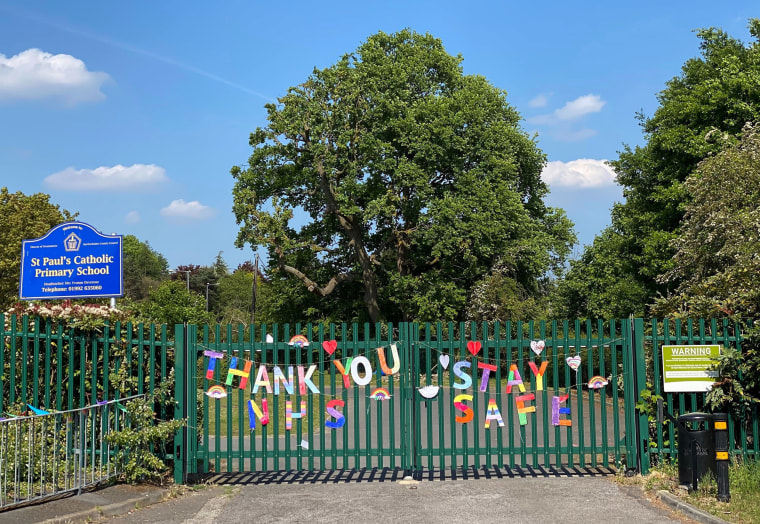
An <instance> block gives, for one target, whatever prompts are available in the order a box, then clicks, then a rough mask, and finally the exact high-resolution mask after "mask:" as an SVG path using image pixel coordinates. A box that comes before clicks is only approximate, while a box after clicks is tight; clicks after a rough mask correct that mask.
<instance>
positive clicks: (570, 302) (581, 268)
mask: <svg viewBox="0 0 760 524" xmlns="http://www.w3.org/2000/svg"><path fill="white" fill-rule="evenodd" d="M624 250H625V240H624V238H623V236H622V235H621V234H619V233H616V232H615V231H613V230H612V229H609V228H608V229H605V230H604V231H603V232H602V233H601V234H600V235H598V236H597V237H596V238H594V242H593V243H592V244H591V245H590V246H586V248H585V250H584V252H583V254H582V255H581V257H580V258H579V259H578V260H573V261H571V262H570V271H569V272H568V273H567V275H566V276H565V278H563V279H561V280H560V281H559V282H558V285H557V291H556V294H555V297H554V298H555V300H554V302H555V305H556V313H555V315H556V316H557V317H559V318H625V317H627V316H629V315H635V316H643V315H644V304H646V302H647V301H648V299H649V293H648V291H647V289H646V287H645V286H644V285H643V284H642V283H641V282H639V281H638V280H637V279H636V278H635V276H634V273H633V268H632V267H631V263H632V262H631V258H630V257H628V256H626V253H625V251H624Z"/></svg>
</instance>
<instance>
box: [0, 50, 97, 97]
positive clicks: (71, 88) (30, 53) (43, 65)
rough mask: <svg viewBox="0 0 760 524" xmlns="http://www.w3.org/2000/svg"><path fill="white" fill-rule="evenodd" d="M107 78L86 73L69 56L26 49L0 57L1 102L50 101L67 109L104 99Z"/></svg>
mask: <svg viewBox="0 0 760 524" xmlns="http://www.w3.org/2000/svg"><path fill="white" fill-rule="evenodd" d="M109 79H110V77H109V76H108V75H107V74H106V73H99V72H94V71H88V70H87V66H85V64H84V62H83V61H81V60H79V59H78V58H75V57H73V56H71V55H64V54H60V55H53V54H50V53H46V52H44V51H41V50H39V49H27V50H26V51H22V52H20V53H19V54H17V55H15V56H12V57H10V58H7V57H6V56H5V55H3V54H0V102H7V101H11V100H39V99H44V98H53V99H58V100H62V101H63V102H64V103H65V104H67V105H75V104H78V103H80V102H92V101H98V100H102V99H104V98H105V95H104V94H103V93H102V92H101V91H100V88H101V86H102V85H103V83H104V82H106V81H108V80H109Z"/></svg>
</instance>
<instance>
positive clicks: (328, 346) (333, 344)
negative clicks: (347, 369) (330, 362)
mask: <svg viewBox="0 0 760 524" xmlns="http://www.w3.org/2000/svg"><path fill="white" fill-rule="evenodd" d="M322 349H324V350H325V351H326V352H327V354H328V355H332V354H333V353H335V350H336V349H338V341H337V340H325V341H324V342H322Z"/></svg>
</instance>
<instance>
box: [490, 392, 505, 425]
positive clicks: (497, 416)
mask: <svg viewBox="0 0 760 524" xmlns="http://www.w3.org/2000/svg"><path fill="white" fill-rule="evenodd" d="M492 420H495V421H496V422H498V423H499V427H500V428H503V427H504V419H503V418H501V412H500V411H499V406H497V405H496V401H495V400H494V399H489V401H488V410H487V411H486V429H489V428H490V427H491V421H492Z"/></svg>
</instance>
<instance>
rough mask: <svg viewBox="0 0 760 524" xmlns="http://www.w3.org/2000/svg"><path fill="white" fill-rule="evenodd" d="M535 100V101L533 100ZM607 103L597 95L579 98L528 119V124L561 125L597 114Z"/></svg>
mask: <svg viewBox="0 0 760 524" xmlns="http://www.w3.org/2000/svg"><path fill="white" fill-rule="evenodd" d="M534 100H535V99H534ZM606 103H607V102H605V101H604V100H602V98H601V97H600V96H599V95H584V96H579V97H578V98H576V99H575V100H571V101H570V102H566V103H565V105H564V106H562V107H561V108H559V109H556V110H554V112H553V113H549V114H547V115H538V116H534V117H532V118H529V119H528V122H530V123H532V124H539V125H550V126H552V125H561V124H565V123H567V122H571V121H573V120H578V119H579V118H581V117H583V116H585V115H588V114H590V113H598V112H599V111H601V110H602V108H603V107H604V106H605V104H606Z"/></svg>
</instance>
